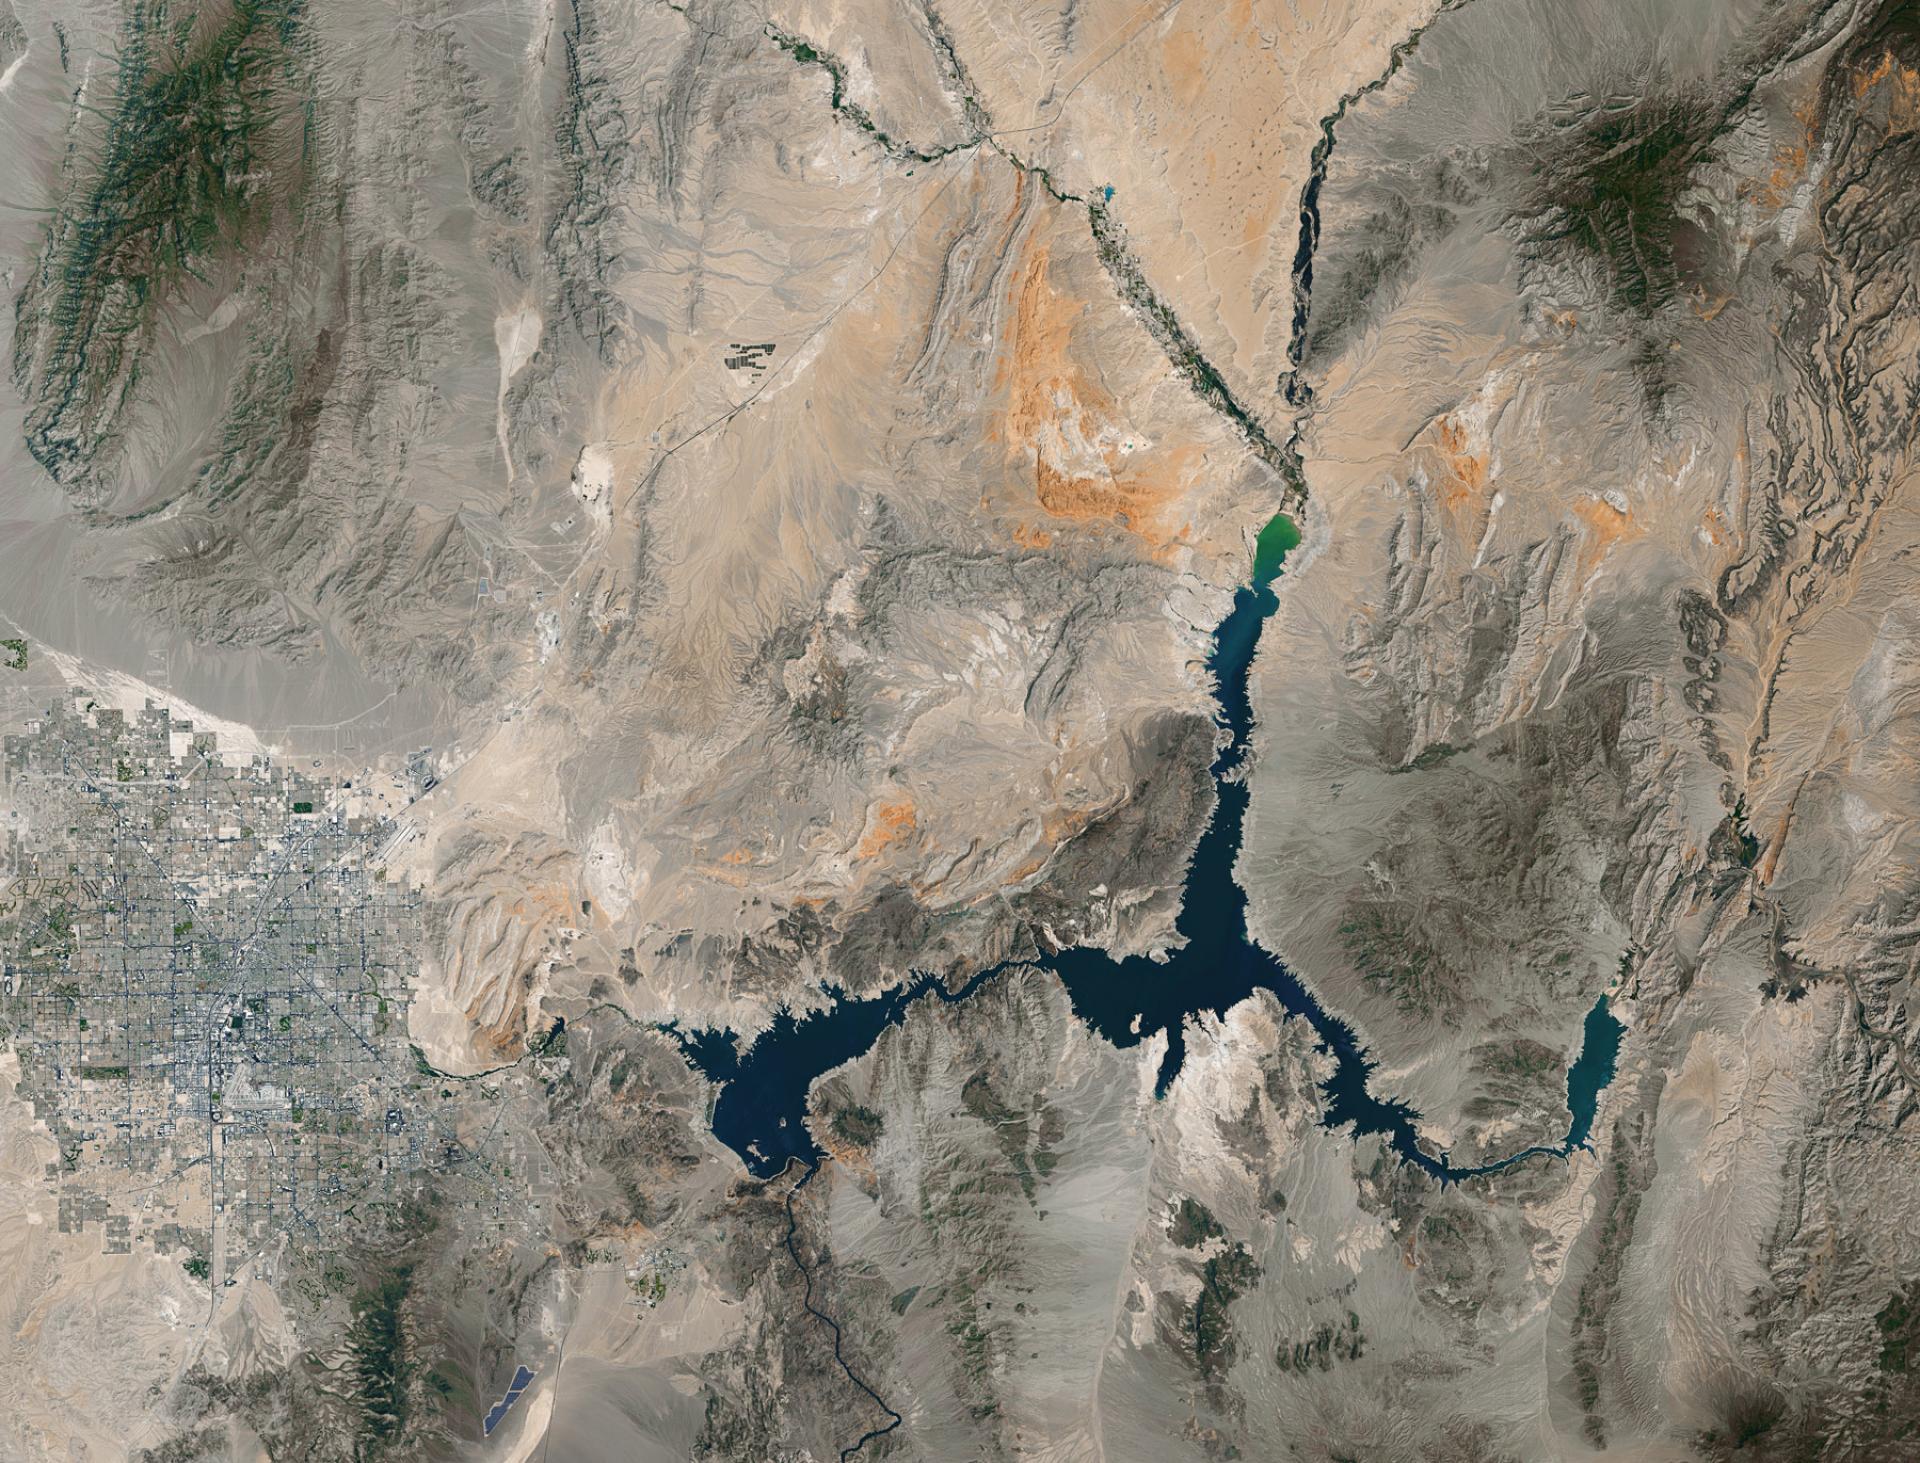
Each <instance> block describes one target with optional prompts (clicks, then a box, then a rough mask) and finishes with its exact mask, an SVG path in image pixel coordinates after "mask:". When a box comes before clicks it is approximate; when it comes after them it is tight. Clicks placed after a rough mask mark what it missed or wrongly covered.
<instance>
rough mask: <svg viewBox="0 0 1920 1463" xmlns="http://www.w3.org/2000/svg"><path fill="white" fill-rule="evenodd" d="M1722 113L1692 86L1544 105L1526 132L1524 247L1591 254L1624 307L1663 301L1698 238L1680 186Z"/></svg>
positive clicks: (1647, 308) (1640, 309) (1638, 310)
mask: <svg viewBox="0 0 1920 1463" xmlns="http://www.w3.org/2000/svg"><path fill="white" fill-rule="evenodd" d="M1722 120H1723V116H1722V111H1721V109H1720V108H1719V107H1717V106H1716V105H1714V104H1713V102H1712V101H1711V100H1710V99H1709V98H1707V97H1705V96H1703V95H1697V94H1691V93H1675V94H1669V95H1665V96H1661V95H1652V96H1639V95H1631V94H1629V95H1622V96H1613V97H1608V98H1606V99H1605V100H1597V99H1595V98H1593V97H1582V98H1579V99H1577V101H1576V102H1574V103H1570V104H1568V105H1566V106H1564V107H1562V108H1560V109H1559V110H1557V111H1556V112H1554V113H1553V114H1550V115H1549V116H1548V117H1547V118H1546V119H1545V120H1544V122H1543V123H1542V124H1541V126H1540V128H1539V129H1538V131H1537V132H1536V134H1535V135H1534V136H1532V137H1529V138H1527V139H1525V143H1526V154H1525V155H1526V156H1527V157H1528V158H1529V159H1530V160H1531V167H1530V180H1529V181H1530V183H1531V185H1532V188H1533V197H1532V200H1531V203H1530V206H1529V207H1528V209H1527V215H1528V218H1527V223H1526V244H1527V246H1528V247H1529V248H1530V249H1532V250H1535V251H1539V252H1544V251H1546V250H1549V249H1554V248H1563V249H1567V250H1570V251H1572V252H1573V253H1574V254H1575V255H1576V256H1578V257H1582V258H1585V259H1589V260H1591V261H1593V262H1594V263H1596V264H1597V265H1598V266H1599V268H1600V270H1601V272H1602V274H1603V275H1604V277H1605V279H1606V284H1607V292H1608V297H1609V299H1610V300H1611V301H1612V303H1613V304H1614V305H1615V306H1616V307H1617V308H1619V309H1621V310H1623V311H1625V312H1627V313H1629V314H1633V315H1648V314H1652V313H1653V312H1654V311H1656V310H1658V309H1660V308H1661V307H1663V306H1665V305H1666V304H1668V303H1669V302H1670V301H1672V300H1673V298H1674V297H1675V295H1676V294H1677V293H1678V292H1679V288H1680V285H1681V283H1682V281H1683V279H1684V278H1685V277H1686V276H1687V274H1688V264H1689V259H1688V255H1689V251H1690V250H1692V249H1696V248H1697V247H1698V244H1699V242H1700V241H1699V239H1698V237H1697V236H1698V230H1697V228H1696V227H1695V225H1693V224H1692V223H1690V222H1689V221H1688V220H1687V218H1686V217H1685V215H1684V213H1683V212H1682V210H1681V208H1680V195H1681V193H1682V192H1683V190H1684V189H1685V188H1686V186H1687V182H1688V180H1689V178H1690V177H1691V175H1692V173H1693V171H1694V169H1695V168H1696V167H1697V166H1698V165H1699V164H1700V163H1701V162H1702V161H1704V160H1705V158H1706V156H1707V152H1708V147H1709V144H1710V143H1711V141H1712V139H1713V138H1714V136H1715V135H1716V133H1717V132H1718V131H1719V129H1720V126H1721V123H1722Z"/></svg>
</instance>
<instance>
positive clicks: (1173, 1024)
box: [669, 517, 1625, 1182]
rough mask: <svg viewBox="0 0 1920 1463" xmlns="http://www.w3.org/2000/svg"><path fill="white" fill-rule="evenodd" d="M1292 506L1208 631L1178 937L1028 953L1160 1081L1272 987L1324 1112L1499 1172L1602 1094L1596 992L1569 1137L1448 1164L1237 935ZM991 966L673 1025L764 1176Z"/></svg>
mask: <svg viewBox="0 0 1920 1463" xmlns="http://www.w3.org/2000/svg"><path fill="white" fill-rule="evenodd" d="M1299 541H1300V539H1299V533H1298V531H1297V530H1296V529H1295V528H1294V526H1293V524H1292V523H1291V522H1290V521H1289V520H1288V519H1286V518H1284V517H1281V518H1276V519H1275V520H1274V521H1273V523H1271V524H1269V525H1268V526H1267V529H1266V530H1265V531H1264V532H1263V533H1262V534H1261V535H1260V541H1259V544H1258V545H1257V547H1256V550H1255V554H1254V575H1253V582H1252V584H1250V585H1248V586H1246V587H1244V588H1242V589H1241V590H1239V591H1238V593H1237V594H1236V595H1235V596H1234V602H1233V609H1232V610H1231V612H1229V614H1228V615H1227V618H1226V619H1225V620H1223V621H1222V622H1221V623H1220V626H1219V628H1218V629H1217V630H1215V632H1214V648H1213V653H1212V655H1211V656H1210V657H1209V658H1208V662H1207V664H1208V668H1209V669H1210V670H1211V671H1212V673H1213V676H1214V681H1215V684H1216V686H1217V687H1218V695H1219V701H1220V710H1219V720H1220V723H1221V726H1222V728H1223V729H1224V730H1225V731H1226V733H1227V738H1226V741H1225V744H1224V746H1223V747H1222V749H1221V751H1220V753H1219V754H1218V756H1216V757H1215V759H1214V763H1213V769H1212V770H1213V776H1214V784H1215V788H1216V790H1217V794H1218V799H1219V800H1218V803H1217V805H1216V806H1215V808H1214V813H1213V819H1212V821H1211V822H1210V823H1209V824H1208V825H1207V830H1206V832H1205V833H1204V834H1203V835H1202V836H1201V839H1200V844H1199V847H1198V848H1197V849H1196V850H1195V852H1194V857H1193V864H1192V866H1191V867H1190V868H1189V869H1188V871H1187V879H1186V885H1185V892H1184V897H1183V901H1182V904H1181V910H1180V916H1179V920H1178V928H1179V931H1180V933H1181V934H1182V935H1183V936H1184V937H1185V938H1186V944H1185V945H1184V946H1182V947H1181V948H1180V949H1179V950H1176V951H1174V952H1173V953H1172V956H1171V958H1170V959H1169V960H1167V961H1165V962H1164V963H1159V962H1155V961H1152V960H1147V959H1144V958H1140V957H1130V958H1127V959H1123V960H1116V959H1114V958H1113V957H1112V956H1110V955H1107V954H1105V953H1103V952H1101V951H1098V950H1089V949H1073V950H1064V951H1061V952H1059V953H1057V954H1054V955H1051V956H1048V957H1046V958H1045V959H1043V960H1041V961H1040V962H1038V963H1039V964H1040V965H1041V966H1042V967H1043V968H1044V969H1046V970H1048V971H1051V972H1052V973H1053V974H1054V975H1056V976H1058V977H1059V979H1060V981H1061V983H1062V984H1064V985H1065V986H1066V988H1067V994H1068V996H1069V997H1070V998H1071V1000H1072V1002H1073V1009H1074V1012H1075V1014H1077V1015H1078V1016H1079V1017H1080V1019H1081V1020H1083V1021H1085V1022H1086V1023H1087V1024H1088V1025H1089V1026H1091V1027H1092V1028H1093V1029H1094V1030H1095V1031H1097V1032H1099V1033H1100V1035H1101V1036H1103V1037H1104V1038H1106V1040H1108V1041H1110V1042H1112V1043H1113V1044H1114V1045H1115V1046H1121V1047H1130V1046H1133V1045H1135V1044H1136V1043H1138V1042H1140V1041H1143V1040H1145V1039H1146V1038H1148V1037H1150V1036H1152V1035H1153V1034H1154V1033H1156V1032H1159V1031H1165V1032H1166V1033H1167V1034H1168V1045H1167V1051H1166V1055H1165V1057H1164V1058H1163V1059H1162V1061H1161V1063H1160V1071H1159V1077H1158V1090H1159V1091H1161V1092H1163V1093H1164V1092H1165V1091H1166V1089H1167V1085H1168V1084H1169V1083H1170V1082H1172V1080H1173V1078H1174V1075H1175V1074H1176V1073H1178V1072H1179V1070H1180V1064H1181V1063H1182V1062H1183V1061H1184V1060H1185V1059H1186V1042H1185V1039H1184V1037H1183V1035H1182V1023H1183V1022H1184V1021H1185V1020H1186V1018H1187V1017H1189V1016H1192V1015H1195V1014H1197V1013H1199V1012H1201V1011H1213V1012H1220V1011H1224V1010H1226V1009H1227V1008H1228V1007H1230V1006H1232V1005H1234V1004H1236V1003H1237V1002H1239V1001H1242V1000H1245V999H1246V998H1247V997H1248V996H1250V995H1252V994H1253V992H1254V991H1256V990H1267V991H1271V992H1273V994H1274V995H1275V996H1276V997H1277V998H1278V999H1279V1001H1280V1004H1281V1005H1282V1006H1283V1007H1284V1008H1285V1009H1286V1011H1287V1013H1288V1014H1289V1015H1292V1016H1297V1017H1299V1018H1300V1019H1301V1020H1303V1021H1305V1022H1307V1024H1308V1025H1310V1026H1311V1027H1312V1028H1313V1030H1314V1033H1315V1035H1316V1036H1317V1037H1318V1038H1319V1040H1320V1045H1321V1047H1322V1048H1323V1049H1324V1050H1325V1051H1326V1052H1328V1053H1329V1054H1330V1055H1331V1056H1332V1057H1333V1059H1334V1063H1335V1070H1334V1074H1333V1076H1332V1077H1331V1078H1329V1079H1328V1080H1327V1082H1326V1083H1325V1084H1324V1085H1323V1087H1322V1089H1321V1093H1322V1097H1323V1100H1324V1107H1325V1113H1324V1120H1325V1122H1326V1125H1327V1126H1328V1127H1332V1128H1350V1129H1351V1130H1352V1131H1353V1132H1354V1134H1355V1135H1356V1136H1358V1135H1361V1134H1368V1133H1379V1134H1382V1135H1384V1136H1385V1137H1386V1138H1387V1140H1388V1142H1389V1143H1390V1144H1391V1146H1392V1148H1393V1150H1394V1152H1396V1153H1398V1154H1399V1155H1400V1156H1401V1157H1402V1158H1403V1159H1405V1160H1406V1161H1407V1162H1409V1163H1413V1164H1417V1165H1418V1166H1419V1167H1421V1168H1422V1169H1424V1170H1426V1171H1427V1172H1428V1173H1430V1174H1432V1175H1434V1176H1435V1177H1436V1178H1439V1179H1441V1180H1442V1181H1445V1182H1452V1181H1455V1180H1458V1179H1463V1178H1471V1177H1473V1176H1475V1175H1477V1174H1487V1173H1494V1172H1497V1171H1499V1170H1500V1169H1503V1168H1508V1167H1510V1166H1512V1165H1513V1164H1516V1163H1519V1162H1522V1161H1523V1160H1525V1159H1528V1158H1533V1157H1538V1156H1542V1155H1547V1156H1554V1157H1565V1156H1566V1155H1567V1154H1568V1153H1571V1152H1572V1151H1573V1150H1574V1149H1576V1148H1583V1147H1585V1146H1586V1145H1587V1138H1588V1134H1589V1132H1590V1131H1591V1129H1592V1126H1593V1116H1594V1111H1595V1108H1596V1105H1597V1103H1598V1101H1599V1096H1600V1093H1601V1091H1602V1089H1604V1088H1605V1087H1606V1085H1607V1084H1608V1083H1609V1082H1610V1081H1612V1080H1613V1071H1614V1060H1615V1056H1616V1054H1617V1053H1618V1051H1619V1046H1620V1038H1621V1036H1622V1034H1623V1033H1624V1031H1625V1028H1624V1027H1623V1026H1621V1024H1620V1022H1619V1021H1617V1020H1616V1019H1615V1018H1614V1017H1613V1016H1612V1014H1611V1013H1610V1012H1609V1011H1608V1009H1607V1000H1606V997H1605V996H1602V997H1601V998H1600V1000H1599V1002H1598V1004H1596V1005H1595V1006H1594V1007H1593V1009H1592V1010H1591V1011H1590V1012H1589V1013H1588V1015H1587V1019H1586V1026H1585V1032H1584V1040H1583V1042H1582V1045H1581V1050H1580V1055H1579V1057H1578V1058H1577V1059H1576V1060H1575V1062H1574V1063H1573V1066H1572V1067H1571V1068H1570V1069H1569V1071H1568V1073H1567V1105H1568V1107H1569V1109H1571V1111H1572V1113H1573V1122H1572V1124H1571V1126H1570V1127H1569V1129H1568V1132H1567V1136H1566V1139H1565V1141H1564V1142H1562V1143H1560V1144H1558V1145H1555V1146H1551V1147H1535V1148H1528V1149H1525V1150H1523V1151H1521V1152H1519V1153H1514V1154H1511V1155H1509V1156H1508V1157H1506V1158H1503V1159H1501V1160H1500V1161H1499V1162H1497V1163H1490V1164H1482V1165H1479V1166H1476V1167H1466V1168H1455V1167H1454V1166H1452V1165H1451V1164H1449V1163H1448V1162H1447V1159H1446V1155H1445V1154H1444V1153H1433V1152H1429V1151H1428V1150H1427V1149H1426V1148H1424V1147H1422V1146H1421V1143H1420V1140H1419V1133H1418V1130H1417V1124H1418V1122H1419V1117H1420V1115H1419V1114H1418V1113H1417V1112H1415V1111H1414V1110H1413V1108H1411V1107H1410V1106H1408V1105H1407V1104H1406V1103H1404V1102H1399V1101H1397V1100H1395V1099H1392V1098H1386V1097H1379V1096H1376V1095H1375V1094H1374V1092H1373V1090H1372V1085H1371V1083H1372V1076H1373V1072H1374V1068H1375V1065H1376V1064H1375V1063H1374V1062H1373V1060H1372V1059H1371V1058H1369V1057H1368V1056H1367V1054H1366V1052H1365V1051H1363V1050H1362V1049H1361V1046H1360V1043H1359V1041H1358V1039H1357V1038H1356V1037H1355V1036H1354V1033H1353V1030H1352V1028H1350V1027H1349V1026H1348V1025H1347V1024H1346V1023H1345V1022H1343V1021H1341V1020H1340V1019H1339V1018H1338V1017H1335V1016H1332V1015H1330V1014H1329V1013H1328V1012H1327V1011H1326V1010H1325V1009H1324V1008H1323V1007H1322V1006H1321V1005H1320V1003H1319V1001H1317V1000H1316V999H1315V998H1314V996H1313V995H1312V993H1311V992H1309V991H1308V990H1307V989H1306V987H1305V986H1303V985H1301V983H1300V982H1299V981H1298V980H1297V979H1296V978H1295V977H1294V975H1293V973H1292V972H1291V971H1290V970H1288V969H1287V968H1286V966H1284V965H1282V964H1281V963H1280V962H1279V961H1278V960H1276V959H1275V958H1274V957H1273V956H1271V955H1269V954H1268V953H1267V952H1266V951H1265V950H1263V949H1261V948H1260V946H1258V945H1257V944H1255V943H1254V942H1253V941H1252V940H1251V939H1250V938H1249V937H1248V935H1247V896H1246V892H1245V891H1244V890H1243V889H1241V887H1240V885H1239V883H1238V881H1237V880H1235V878H1234V876H1233V864H1234V859H1235V857H1236V855H1237V854H1238V853H1239V850H1240V835H1241V830H1242V828H1243V826H1244V824H1245V821H1246V815H1247V798H1248V791H1247V786H1246V784H1245V783H1244V782H1241V781H1239V780H1238V779H1237V778H1236V777H1235V776H1234V775H1233V774H1235V773H1236V772H1238V770H1239V769H1240V767H1241V764H1242V763H1243V762H1244V761H1245V759H1246V755H1247V749H1248V745H1249V741H1250V738H1251V734H1252V730H1253V710H1252V705H1251V701H1250V696H1249V692H1248V686H1247V681H1248V675H1249V672H1250V671H1251V670H1252V667H1253V653H1254V650H1255V648H1256V647H1257V646H1258V644H1259V641H1260V628H1261V626H1262V625H1263V624H1264V623H1265V622H1266V618H1267V616H1268V615H1270V614H1272V613H1273V611H1274V610H1275V609H1277V608H1278V607H1279V602H1278V600H1277V599H1276V598H1275V597H1274V594H1273V590H1272V588H1271V585H1272V583H1273V580H1274V578H1275V576H1277V575H1278V574H1279V572H1280V566H1281V561H1282V560H1283V559H1284V558H1285V556H1286V554H1287V552H1288V551H1289V550H1290V549H1292V548H1294V547H1295V546H1296V545H1297V544H1298V543H1299ZM999 973H1000V971H999V970H998V969H995V970H989V971H985V972H982V973H981V974H980V975H978V976H975V977H974V978H973V979H972V980H971V981H969V982H968V983H967V984H966V985H965V986H964V987H963V988H961V989H960V990H958V991H949V990H947V989H946V988H945V987H944V986H943V985H941V984H940V982H939V981H937V980H936V979H935V978H933V977H931V976H926V977H922V978H921V979H919V980H917V981H914V982H912V983H910V984H907V985H904V986H901V987H898V988H897V989H895V990H892V991H889V992H887V993H885V994H883V995H880V996H875V997H871V998H868V999H848V998H847V997H846V996H845V995H844V993H842V992H837V991H836V992H833V993H832V994H833V995H834V997H835V1000H834V1003H833V1005H832V1006H831V1007H829V1008H828V1009H826V1010H823V1011H818V1012H815V1013H812V1014H810V1015H807V1016H804V1017H800V1018H798V1019H796V1018H795V1017H794V1016H793V1015H792V1013H791V1012H787V1011H782V1012H780V1013H779V1014H778V1015H777V1016H776V1017H775V1018H774V1022H773V1025H772V1027H771V1028H770V1029H769V1030H767V1031H766V1032H764V1033H762V1035H761V1036H760V1038H759V1039H758V1040H757V1041H755V1042H754V1043H753V1045H752V1046H750V1047H748V1048H746V1049H745V1050H744V1051H742V1050H741V1048H740V1046H739V1044H738V1043H737V1042H736V1041H735V1039H734V1036H733V1034H732V1033H731V1032H726V1031H719V1032H699V1031H695V1032H688V1031H681V1030H678V1029H677V1028H669V1030H670V1032H671V1033H672V1035H673V1036H674V1037H675V1038H676V1039H677V1040H678V1041H679V1043H680V1047H681V1050H682V1051H683V1052H685V1053H686V1056H687V1059H688V1060H689V1061H690V1062H692V1063H693V1065H694V1066H695V1067H697V1068H698V1069H699V1070H700V1071H701V1072H702V1073H703V1074H704V1075H705V1076H706V1077H707V1078H708V1079H709V1080H710V1081H713V1082H717V1083H720V1084H722V1085H721V1088H720V1094H719V1097H718V1098H717V1099H716V1101H715V1104H714V1111H713V1131H714V1135H715V1136H716V1137H718V1138H719V1139H720V1141H721V1142H723V1143H725V1144H726V1145H727V1146H728V1147H730V1148H732V1149H733V1150H734V1151H735V1152H736V1153H738V1154H739V1155H740V1156H741V1158H742V1159H744V1160H745V1161H746V1164H747V1167H748V1168H749V1169H751V1170H752V1171H753V1172H754V1173H755V1174H756V1175H758V1176H759V1177H761V1178H771V1177H772V1176H773V1175H775V1174H777V1173H779V1172H780V1171H781V1170H782V1169H784V1168H785V1167H786V1166H787V1164H788V1163H789V1162H790V1161H791V1160H794V1159H798V1160H799V1161H800V1162H802V1163H803V1164H807V1165H812V1164H815V1163H817V1162H818V1161H819V1159H820V1150H819V1149H818V1147H817V1146H816V1145H815V1144H814V1142H813V1139H812V1137H811V1136H810V1135H809V1134H808V1132H807V1129H806V1123H805V1116H806V1104H807V1091H808V1089H809V1088H810V1087H811V1086H812V1085H813V1082H814V1080H815V1079H816V1078H818V1077H820V1076H822V1075H823V1074H825V1073H827V1072H829V1071H831V1070H833V1069H834V1068H835V1067H838V1066H840V1065H841V1064H842V1063H844V1062H848V1061H851V1060H853V1058H855V1057H857V1056H860V1055H861V1054H862V1053H864V1052H865V1051H867V1049H868V1048H870V1047H871V1046H872V1045H873V1043H874V1042H875V1041H876V1040H878V1039H879V1036H880V1033H881V1032H882V1031H884V1030H885V1029H886V1028H887V1027H888V1026H891V1025H892V1024H894V1023H895V1022H897V1021H899V1020H901V1019H902V1018H903V1017H904V1016H905V1015H906V1012H907V1008H908V1007H909V1006H911V1005H912V1004H913V1002H915V1001H916V1000H920V999H922V998H923V997H932V998H933V999H937V1000H942V1001H947V1002H950V1003H951V1002H955V1001H963V1000H965V999H966V998H967V997H968V996H970V995H972V994H973V992H974V991H975V990H976V989H978V988H979V986H980V985H981V984H982V983H983V982H985V981H988V980H991V979H992V978H993V977H994V976H995V975H998V974H999Z"/></svg>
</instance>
